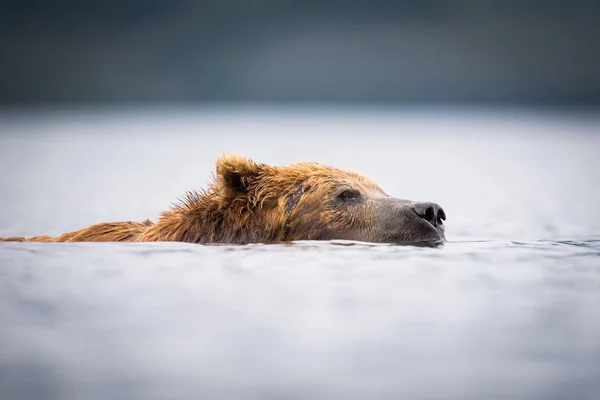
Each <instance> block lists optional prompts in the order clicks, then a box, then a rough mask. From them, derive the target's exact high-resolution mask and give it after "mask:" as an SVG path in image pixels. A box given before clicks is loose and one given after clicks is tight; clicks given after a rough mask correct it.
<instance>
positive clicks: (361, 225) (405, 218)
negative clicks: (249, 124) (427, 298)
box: [140, 155, 446, 243]
mask: <svg viewBox="0 0 600 400" xmlns="http://www.w3.org/2000/svg"><path fill="white" fill-rule="evenodd" d="M445 218H446V216H445V214H444V211H443V210H442V209H441V207H439V206H438V205H437V204H434V203H417V202H413V201H409V200H401V199H395V198H392V197H390V196H389V195H388V194H387V193H386V192H385V191H384V190H383V189H382V188H381V187H379V185H377V184H376V183H375V182H373V181H372V180H370V179H369V178H367V177H365V176H363V175H361V174H358V173H355V172H349V171H344V170H341V169H337V168H333V167H328V166H323V165H320V164H317V163H312V162H307V163H298V164H292V165H288V166H278V167H274V166H270V165H267V164H257V163H255V162H254V161H252V160H249V159H246V158H242V157H237V156H233V155H225V156H223V157H221V158H220V159H219V160H218V161H217V168H216V177H215V180H214V182H213V183H212V184H211V185H210V186H209V190H207V191H205V192H202V193H191V194H188V196H187V198H186V199H185V200H184V201H183V202H182V204H180V205H178V206H176V207H175V208H174V209H173V210H171V211H170V212H168V213H165V214H163V216H162V218H161V220H160V221H159V222H158V223H157V224H156V226H155V227H154V228H151V229H150V230H149V232H148V234H147V235H144V236H143V237H142V238H140V239H141V240H153V237H161V236H164V235H165V233H166V232H167V230H163V231H162V233H158V234H157V235H152V231H153V230H156V231H158V232H160V231H161V226H162V225H164V226H170V227H174V226H175V225H177V224H182V225H184V229H178V230H177V232H174V231H171V233H169V234H168V236H170V237H169V240H177V241H188V242H195V243H257V242H258V243H273V242H280V241H291V240H332V239H345V240H357V241H364V242H380V243H417V242H440V241H443V240H445V235H444V224H443V220H444V219H445ZM175 221H177V222H175ZM159 240H160V239H159ZM163 240H164V239H163Z"/></svg>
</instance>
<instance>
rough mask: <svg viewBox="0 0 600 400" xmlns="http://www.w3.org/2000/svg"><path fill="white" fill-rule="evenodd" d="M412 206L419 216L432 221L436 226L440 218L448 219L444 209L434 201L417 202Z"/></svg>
mask: <svg viewBox="0 0 600 400" xmlns="http://www.w3.org/2000/svg"><path fill="white" fill-rule="evenodd" d="M412 208H413V210H414V211H415V213H416V214H417V215H418V216H419V217H421V218H423V219H424V220H426V221H428V222H430V223H431V224H433V225H434V226H437V224H438V218H441V219H446V214H445V213H444V210H442V209H441V207H439V206H437V205H435V204H433V203H416V204H415V205H413V207H412Z"/></svg>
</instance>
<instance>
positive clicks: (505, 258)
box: [0, 240, 600, 399]
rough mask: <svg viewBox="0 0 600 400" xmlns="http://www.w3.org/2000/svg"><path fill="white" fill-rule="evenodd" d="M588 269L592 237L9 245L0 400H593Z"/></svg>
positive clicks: (595, 298)
mask: <svg viewBox="0 0 600 400" xmlns="http://www.w3.org/2000/svg"><path fill="white" fill-rule="evenodd" d="M599 257H600V241H598V240H590V241H583V242H553V241H536V242H496V241H479V242H457V243H452V242H449V243H447V244H445V245H443V246H440V247H437V248H423V247H413V246H391V245H371V244H362V243H349V242H341V243H321V242H305V243H296V244H292V245H248V246H199V245H187V244H170V243H158V244H140V245H134V244H123V245H118V244H21V243H7V244H3V245H2V247H1V252H0V265H2V269H1V271H2V272H1V275H0V285H1V290H0V306H1V307H2V309H1V310H2V312H1V315H2V322H3V323H2V327H1V328H0V334H1V337H2V343H3V345H2V348H1V350H0V371H2V374H0V388H1V389H0V390H1V392H2V393H1V394H2V398H11V399H12V398H26V399H35V398H40V397H43V398H48V399H53V398H56V399H58V398H60V399H63V398H86V399H87V398H92V399H93V398H117V397H118V398H129V397H135V398H150V399H155V398H156V399H158V398H190V399H192V398H198V397H202V398H240V397H242V398H256V399H259V398H260V399H262V398H323V399H326V398H366V397H369V398H371V397H372V396H375V397H376V398H398V397H405V396H406V397H418V398H465V399H480V398H535V399H548V398H561V399H562V398H564V399H567V398H568V399H592V398H593V396H594V395H595V394H596V393H598V391H599V390H600V381H599V380H598V379H597V378H598V372H600V370H599V368H600V365H599V363H598V362H599V359H598V354H599V352H600V340H599V339H598V338H600V318H598V304H600V263H599V262H598V260H599V259H600V258H599ZM433 383H435V384H433Z"/></svg>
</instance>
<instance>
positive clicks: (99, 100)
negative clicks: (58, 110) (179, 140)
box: [0, 0, 600, 107]
mask: <svg viewBox="0 0 600 400" xmlns="http://www.w3.org/2000/svg"><path fill="white" fill-rule="evenodd" d="M0 7H1V8H0V44H1V48H2V52H1V53H0V103H1V104H2V105H4V106H15V105H16V106H23V105H52V104H63V105H64V104H77V105H91V104H93V105H98V104H104V105H106V104H108V105H115V104H122V103H134V104H137V103H154V104H156V103H163V104H164V103H166V104H173V103H202V104H220V105H223V104H230V103H235V104H282V103H285V104H298V103H302V104H313V103H340V104H347V103H353V104H356V103H359V104H386V105H389V104H402V105H415V104H416V105H423V104H436V105H439V104H441V105H448V104H450V105H457V104H459V105H463V104H468V105H478V106H482V105H507V104H508V105H515V104H516V105H528V106H586V107H589V106H596V105H598V103H599V101H600V51H599V50H598V49H600V2H598V1H594V0H570V1H567V0H563V1H560V0H446V1H436V0H422V1H408V0H396V1H381V0H372V1H354V0H346V1H334V0H322V1H315V0H303V1H279V0H221V1H219V0H204V1H191V0H171V1H148V0H121V1H100V0H86V1H79V0H53V1H44V0H4V1H2V3H1V6H0Z"/></svg>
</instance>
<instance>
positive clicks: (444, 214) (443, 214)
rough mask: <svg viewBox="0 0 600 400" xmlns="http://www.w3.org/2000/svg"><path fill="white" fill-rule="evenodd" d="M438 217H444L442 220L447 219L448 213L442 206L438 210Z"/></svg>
mask: <svg viewBox="0 0 600 400" xmlns="http://www.w3.org/2000/svg"><path fill="white" fill-rule="evenodd" d="M438 218H439V219H442V220H444V221H445V220H446V213H445V212H444V209H443V208H440V209H439V210H438Z"/></svg>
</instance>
